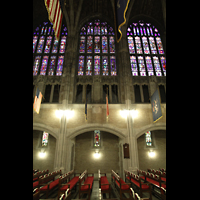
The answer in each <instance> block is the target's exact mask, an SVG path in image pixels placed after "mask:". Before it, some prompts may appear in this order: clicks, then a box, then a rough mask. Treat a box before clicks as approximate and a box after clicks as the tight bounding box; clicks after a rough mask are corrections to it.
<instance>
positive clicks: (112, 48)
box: [109, 36, 115, 53]
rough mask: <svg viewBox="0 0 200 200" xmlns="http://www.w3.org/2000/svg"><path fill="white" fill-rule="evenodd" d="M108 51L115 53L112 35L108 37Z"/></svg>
mask: <svg viewBox="0 0 200 200" xmlns="http://www.w3.org/2000/svg"><path fill="white" fill-rule="evenodd" d="M109 46H110V53H115V40H114V37H113V36H110V37H109Z"/></svg>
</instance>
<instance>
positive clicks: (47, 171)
mask: <svg viewBox="0 0 200 200" xmlns="http://www.w3.org/2000/svg"><path fill="white" fill-rule="evenodd" d="M48 173H49V170H48V169H47V170H43V171H39V172H36V173H35V174H34V175H33V179H34V178H37V177H40V176H42V175H44V174H48Z"/></svg>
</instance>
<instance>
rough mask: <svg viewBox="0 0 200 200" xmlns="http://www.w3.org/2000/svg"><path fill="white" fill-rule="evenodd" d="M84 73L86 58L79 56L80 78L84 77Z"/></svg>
mask: <svg viewBox="0 0 200 200" xmlns="http://www.w3.org/2000/svg"><path fill="white" fill-rule="evenodd" d="M83 72H84V56H79V66H78V76H83Z"/></svg>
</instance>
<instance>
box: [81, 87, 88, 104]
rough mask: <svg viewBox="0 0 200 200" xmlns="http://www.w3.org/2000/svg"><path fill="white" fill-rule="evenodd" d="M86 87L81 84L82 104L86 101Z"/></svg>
mask: <svg viewBox="0 0 200 200" xmlns="http://www.w3.org/2000/svg"><path fill="white" fill-rule="evenodd" d="M86 87H87V85H85V84H83V93H82V103H85V100H86Z"/></svg>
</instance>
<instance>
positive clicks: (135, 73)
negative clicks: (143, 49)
mask: <svg viewBox="0 0 200 200" xmlns="http://www.w3.org/2000/svg"><path fill="white" fill-rule="evenodd" d="M130 62H131V71H132V75H133V76H138V69H137V62H136V57H135V56H130Z"/></svg>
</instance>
